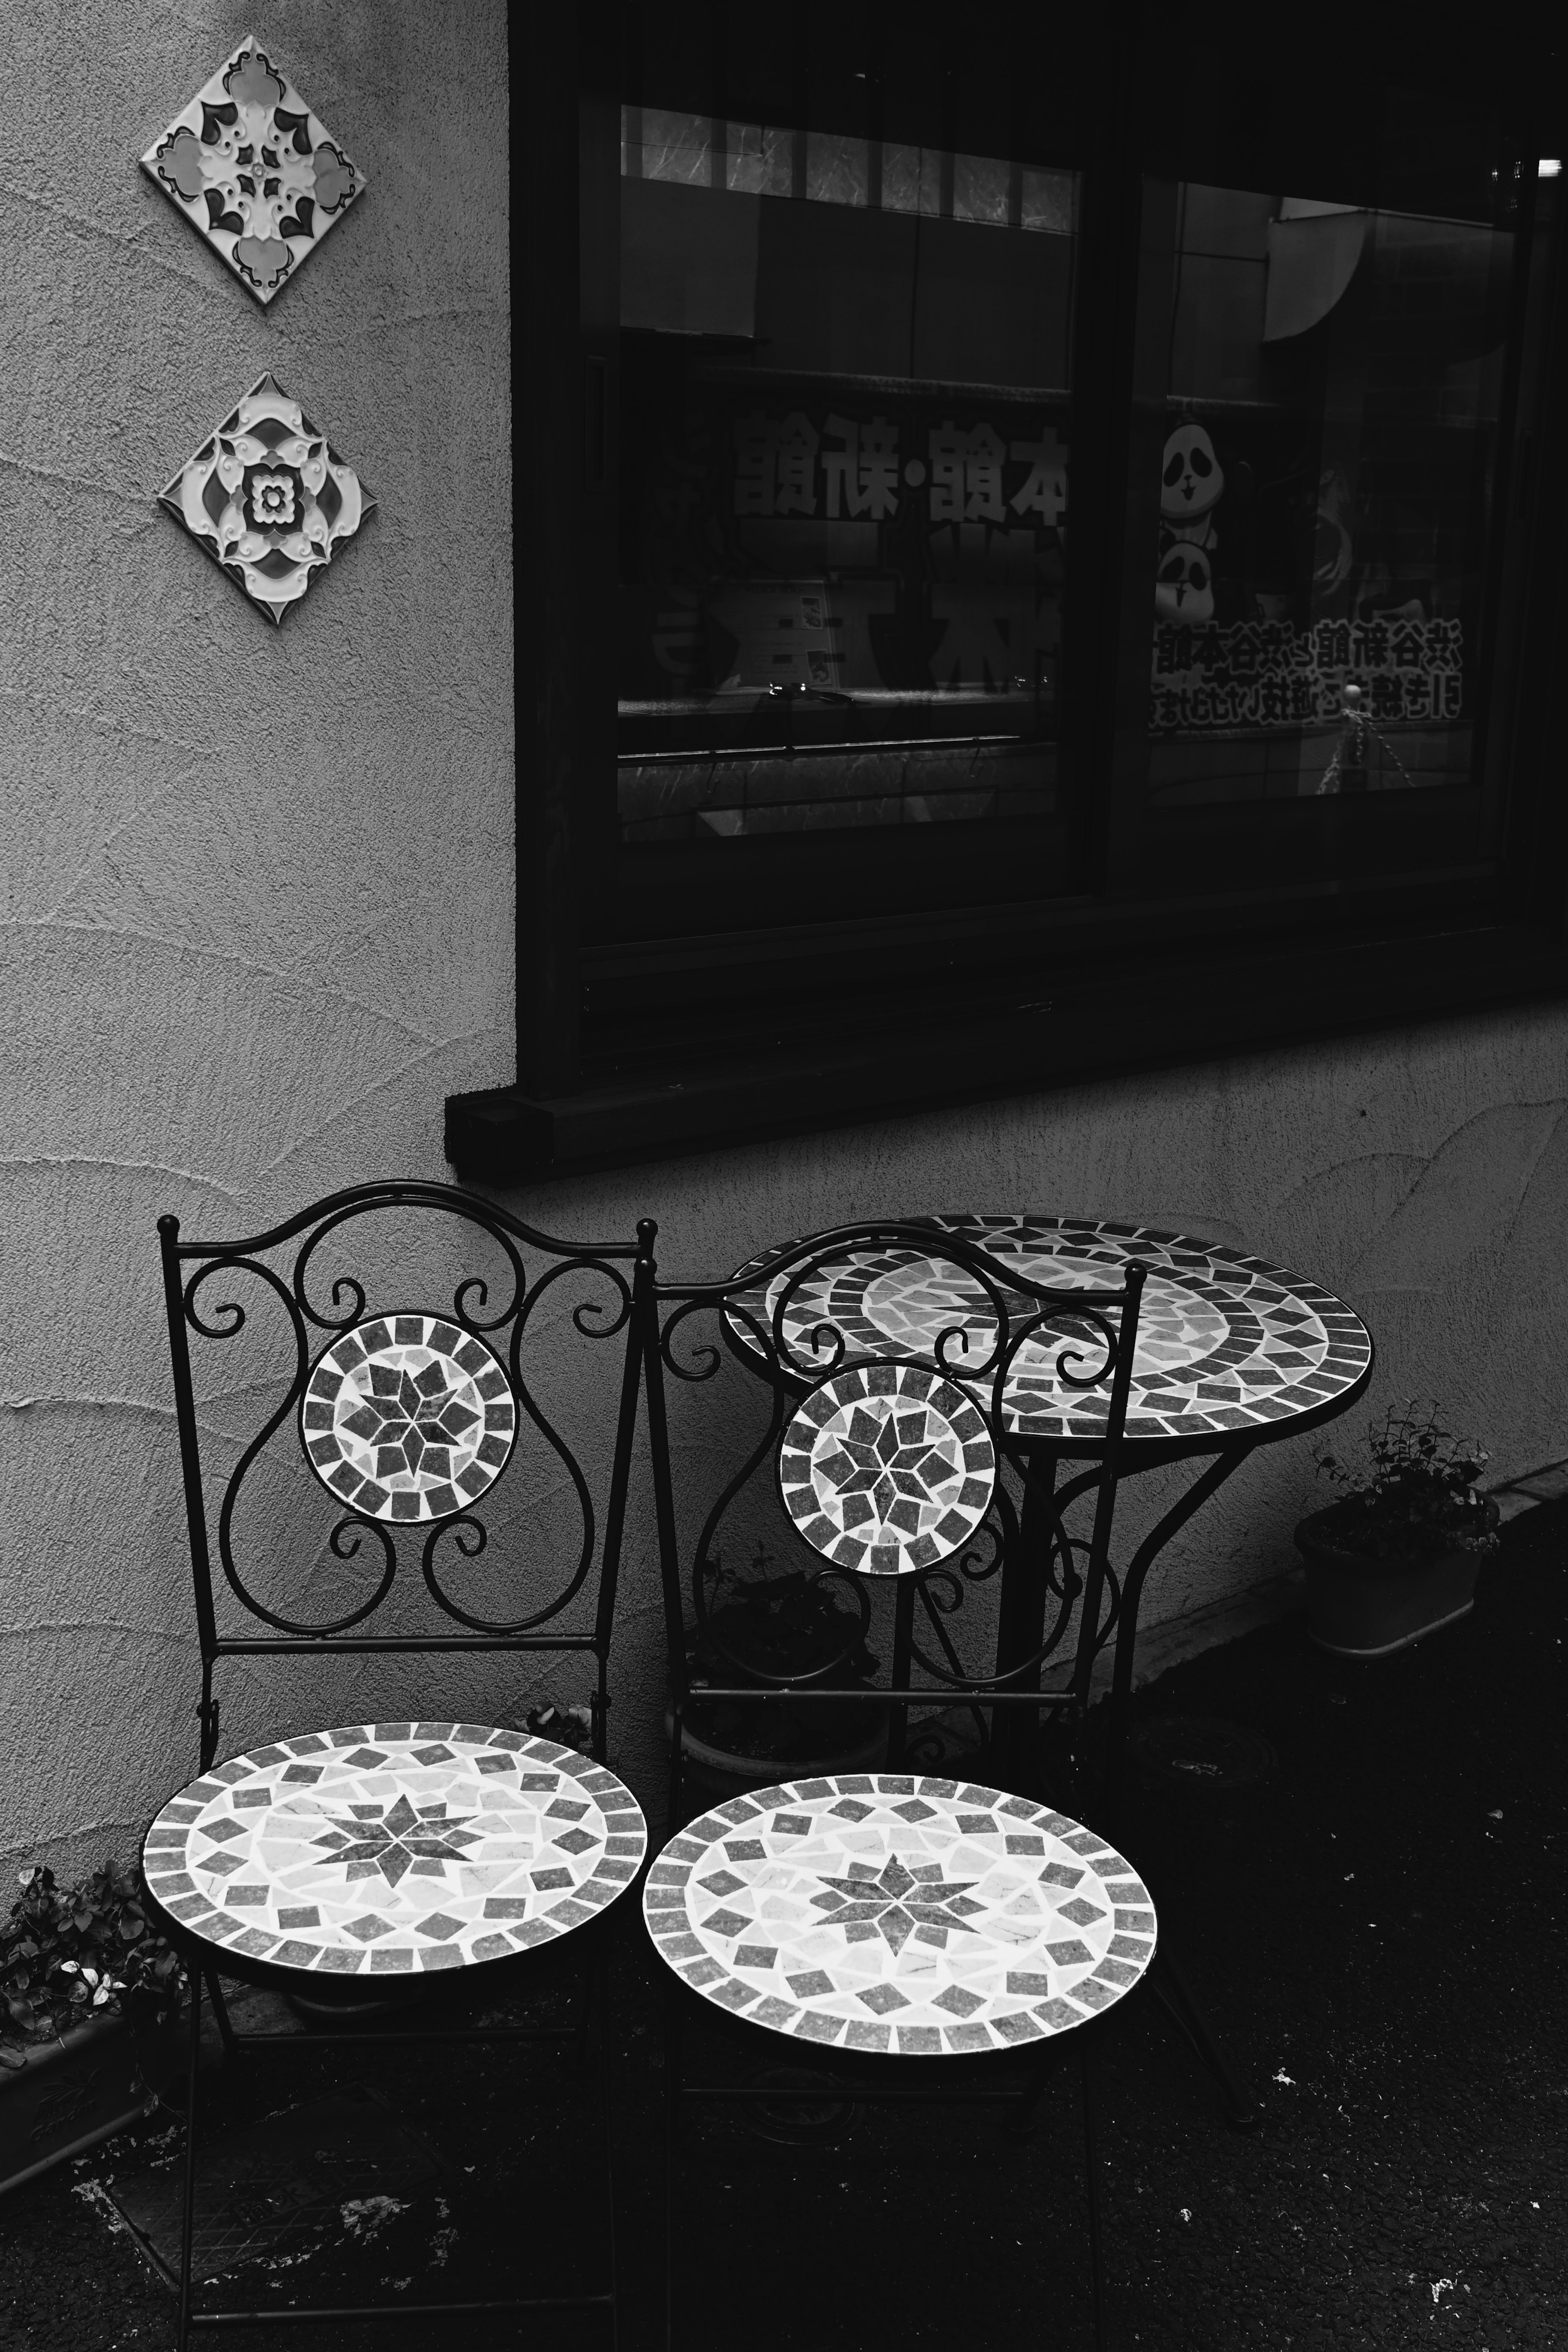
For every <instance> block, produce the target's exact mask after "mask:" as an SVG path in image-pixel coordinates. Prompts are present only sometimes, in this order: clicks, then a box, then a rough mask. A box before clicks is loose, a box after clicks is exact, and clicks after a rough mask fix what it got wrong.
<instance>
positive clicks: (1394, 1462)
mask: <svg viewBox="0 0 1568 2352" xmlns="http://www.w3.org/2000/svg"><path fill="white" fill-rule="evenodd" d="M1367 1457H1368V1458H1367V1461H1366V1462H1364V1463H1359V1464H1358V1463H1351V1462H1347V1461H1345V1460H1344V1459H1343V1457H1341V1456H1340V1455H1338V1454H1319V1455H1318V1456H1317V1466H1318V1473H1319V1475H1320V1476H1322V1477H1324V1478H1327V1479H1328V1480H1329V1482H1330V1484H1331V1485H1332V1486H1335V1487H1337V1488H1338V1490H1339V1493H1338V1498H1337V1500H1336V1501H1335V1503H1334V1505H1333V1512H1334V1540H1335V1541H1336V1542H1337V1543H1340V1544H1342V1545H1343V1547H1344V1549H1346V1550H1347V1551H1354V1552H1359V1553H1361V1554H1362V1555H1363V1556H1364V1557H1365V1558H1367V1559H1408V1560H1416V1559H1427V1558H1429V1557H1430V1556H1431V1555H1432V1554H1433V1553H1434V1552H1440V1551H1469V1552H1474V1553H1477V1554H1485V1553H1487V1552H1492V1551H1495V1550H1496V1549H1497V1512H1496V1509H1495V1507H1494V1506H1493V1505H1492V1504H1490V1502H1489V1501H1488V1500H1487V1498H1486V1496H1484V1495H1480V1494H1478V1493H1477V1491H1476V1481H1477V1479H1478V1478H1479V1476H1480V1475H1481V1472H1482V1471H1483V1470H1484V1469H1485V1468H1486V1465H1487V1464H1488V1462H1489V1461H1490V1458H1491V1457H1490V1454H1488V1453H1487V1452H1486V1451H1485V1449H1484V1448H1483V1447H1481V1446H1479V1445H1475V1444H1466V1443H1462V1442H1461V1441H1460V1440H1459V1439H1458V1438H1456V1437H1454V1436H1451V1435H1450V1433H1448V1430H1446V1429H1440V1428H1439V1427H1438V1425H1437V1413H1436V1410H1435V1409H1431V1410H1427V1412H1422V1411H1421V1410H1420V1409H1419V1408H1418V1407H1417V1406H1416V1402H1414V1400H1412V1402H1410V1403H1409V1404H1407V1405H1406V1407H1405V1408H1404V1410H1403V1411H1401V1410H1399V1409H1398V1408H1396V1407H1395V1406H1393V1405H1391V1406H1390V1407H1389V1409H1388V1411H1387V1412H1386V1413H1385V1415H1384V1419H1383V1423H1382V1426H1381V1427H1379V1426H1378V1424H1377V1423H1375V1422H1374V1423H1371V1424H1369V1426H1368V1429H1367Z"/></svg>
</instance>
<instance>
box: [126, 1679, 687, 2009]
mask: <svg viewBox="0 0 1568 2352" xmlns="http://www.w3.org/2000/svg"><path fill="white" fill-rule="evenodd" d="M647 1843H648V1831H647V1824H646V1823H645V1822H644V1821H643V1814H642V1811H641V1809H640V1807H639V1806H638V1803H637V1801H636V1799H635V1798H634V1797H633V1796H632V1792H631V1790H629V1789H626V1788H624V1787H622V1783H621V1782H620V1781H619V1780H617V1779H616V1777H615V1775H614V1773H613V1772H611V1771H609V1770H607V1769H605V1767H604V1766H603V1765H602V1764H596V1763H595V1762H594V1761H593V1759H591V1757H587V1756H580V1755H578V1754H577V1753H576V1751H575V1750H574V1749H572V1748H561V1747H558V1746H557V1744H556V1743H555V1742H554V1741H553V1740H549V1739H534V1738H529V1737H528V1735H527V1734H526V1733H524V1732H519V1731H502V1730H497V1729H495V1728H494V1727H491V1726H490V1725H488V1724H476V1723H366V1724H357V1725H354V1726H352V1727H349V1728H347V1729H340V1730H336V1731H323V1732H312V1733H307V1734H305V1735H304V1736H303V1737H301V1738H294V1739H281V1740H278V1741H277V1743H276V1745H274V1746H271V1747H267V1748H254V1749H252V1750H251V1751H250V1752H249V1753H248V1754H246V1755H244V1756H235V1757H232V1758H231V1759H230V1760H229V1761H228V1762H227V1763H226V1764H215V1765H214V1767H213V1769H212V1770H211V1771H209V1772H206V1773H204V1774H203V1776H202V1778H201V1779H200V1780H194V1781H193V1782H192V1783H191V1785H190V1787H189V1788H186V1789H182V1790H180V1792H179V1794H178V1795H177V1796H174V1797H171V1798H170V1800H169V1801H168V1803H167V1804H166V1805H165V1806H164V1807H163V1810H162V1812H161V1813H160V1814H159V1815H158V1818H157V1820H156V1821H155V1822H153V1823H152V1828H151V1829H150V1830H149V1831H148V1832H147V1836H146V1839H145V1841H144V1843H143V1846H142V1853H141V1866H142V1872H143V1875H144V1876H145V1878H146V1882H147V1887H148V1892H149V1894H150V1895H152V1900H153V1902H154V1904H155V1905H157V1906H160V1907H161V1908H162V1910H164V1911H166V1912H167V1913H168V1915H169V1916H170V1917H171V1918H172V1919H174V1920H177V1921H178V1922H179V1923H180V1925H181V1926H182V1927H183V1928H184V1929H185V1930H186V1932H187V1933H188V1934H191V1935H194V1936H199V1937H201V1938H202V1939H203V1941H204V1942H206V1943H211V1944H214V1945H218V1946H222V1947H224V1948H226V1949H227V1950H229V1951H233V1952H237V1953H242V1954H245V1955H246V1956H248V1957H250V1958H255V1959H262V1960H267V1961H268V1962H270V1963H271V1965H272V1966H273V1967H275V1968H286V1969H300V1970H302V1971H308V1972H311V1973H314V1974H317V1975H326V1976H337V1977H341V1976H371V1975H399V1974H401V1975H405V1976H406V1975H411V1974H419V1973H425V1972H428V1971H430V1970H431V1969H455V1968H467V1967H472V1966H474V1965H475V1964H476V1963H478V1962H482V1961H486V1960H495V1959H504V1958H507V1957H508V1956H509V1955H510V1954H512V1953H515V1952H523V1951H528V1950H529V1949H530V1948H532V1947H533V1946H535V1945H537V1944H544V1943H549V1942H550V1941H552V1940H553V1939H554V1938H555V1937H558V1936H564V1935H567V1934H569V1933H570V1930H571V1929H572V1928H574V1927H581V1926H582V1925H583V1923H584V1922H585V1921H586V1920H589V1919H591V1918H593V1917H595V1916H596V1915H597V1914H598V1913H599V1912H600V1911H601V1910H602V1909H604V1907H605V1906H607V1905H608V1904H611V1903H612V1902H614V1900H615V1898H616V1897H617V1895H622V1894H624V1893H625V1891H626V1888H627V1886H628V1885H630V1883H631V1882H632V1879H634V1878H635V1877H636V1875H637V1872H638V1869H639V1868H640V1866H641V1864H642V1860H643V1854H644V1853H645V1852H646V1850H647Z"/></svg>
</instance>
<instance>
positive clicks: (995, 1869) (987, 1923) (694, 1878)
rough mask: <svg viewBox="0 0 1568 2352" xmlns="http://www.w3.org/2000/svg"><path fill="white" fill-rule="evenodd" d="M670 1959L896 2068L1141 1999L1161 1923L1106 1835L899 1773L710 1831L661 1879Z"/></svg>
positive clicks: (668, 1864) (662, 1949) (781, 1794)
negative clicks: (1135, 1993) (1137, 1987)
mask: <svg viewBox="0 0 1568 2352" xmlns="http://www.w3.org/2000/svg"><path fill="white" fill-rule="evenodd" d="M643 1917H644V1918H645V1920H646V1922H647V1925H648V1931H649V1933H650V1934H651V1935H652V1937H653V1940H654V1943H655V1944H656V1946H657V1948H658V1950H659V1953H660V1956H661V1958H663V1959H664V1962H665V1963H666V1965H667V1966H668V1967H670V1968H672V1969H674V1972H675V1974H676V1975H677V1976H679V1977H682V1978H683V1979H685V1982H686V1983H687V1984H689V1985H691V1986H692V1987H693V1988H694V1990H696V1991H697V1992H700V1993H701V1994H702V1995H703V1997H704V1999H705V2000H711V2001H714V2002H716V2004H717V2005H718V2006H719V2007H720V2008H721V2009H727V2010H729V2011H732V2012H733V2013H734V2014H735V2015H737V2016H738V2017H744V2018H747V2019H748V2020H749V2021H750V2022H751V2023H753V2024H754V2025H765V2026H768V2027H770V2028H771V2029H772V2030H773V2031H774V2032H779V2033H788V2034H792V2035H793V2036H794V2037H795V2038H796V2039H797V2040H798V2041H801V2042H832V2043H835V2044H836V2045H837V2046H838V2047H839V2048H840V2049H843V2050H863V2051H868V2052H872V2051H874V2052H882V2053H885V2054H887V2055H890V2056H899V2057H912V2056H913V2057H930V2058H937V2057H945V2056H948V2055H952V2054H962V2053H968V2052H972V2051H977V2050H1005V2049H1009V2048H1011V2047H1014V2046H1016V2045H1017V2044H1018V2043H1019V2042H1039V2041H1041V2040H1042V2039H1044V2038H1045V2036H1047V2035H1048V2034H1052V2033H1061V2032H1066V2030H1067V2029H1068V2028H1069V2027H1070V2026H1073V2025H1081V2024H1082V2022H1083V2021H1084V2019H1085V2018H1086V2017H1089V2016H1091V2015H1092V2013H1093V2012H1094V2011H1098V2010H1102V2009H1108V2008H1109V2007H1110V2006H1111V2005H1112V2003H1113V2001H1117V2000H1121V1999H1122V1997H1123V1996H1124V1994H1125V1993H1126V1992H1128V1991H1129V1990H1131V1988H1132V1987H1133V1986H1134V1984H1136V1983H1137V1981H1138V1979H1139V1978H1140V1977H1141V1976H1142V1975H1143V1973H1144V1970H1145V1969H1146V1968H1147V1967H1148V1964H1149V1961H1150V1959H1151V1958H1153V1956H1154V1949H1155V1911H1154V1905H1153V1904H1152V1902H1151V1901H1150V1899H1149V1895H1148V1893H1147V1890H1146V1889H1145V1886H1144V1885H1143V1883H1142V1882H1141V1880H1140V1879H1139V1878H1138V1877H1137V1876H1136V1874H1135V1873H1134V1871H1133V1869H1132V1867H1131V1865H1130V1864H1128V1863H1126V1862H1124V1860H1123V1858H1122V1856H1121V1855H1120V1854H1119V1853H1115V1852H1114V1851H1113V1848H1112V1847H1110V1846H1108V1845H1107V1844H1106V1843H1105V1841H1104V1839H1103V1838H1102V1837H1099V1836H1097V1835H1096V1833H1095V1832H1093V1831H1092V1830H1088V1829H1084V1828H1083V1827H1082V1825H1081V1824H1080V1823H1079V1822H1074V1821H1071V1820H1070V1819H1069V1818H1068V1817H1067V1815H1066V1814H1064V1813H1057V1812H1052V1811H1051V1809H1050V1808H1049V1807H1048V1806H1045V1805H1037V1804H1034V1803H1032V1802H1031V1801H1030V1800H1029V1799H1028V1798H1026V1797H1008V1796H1003V1795H1002V1794H1001V1793H1000V1792H999V1791H998V1790H995V1789H984V1788H974V1787H970V1786H968V1785H967V1784H965V1783H964V1782H961V1781H958V1780H934V1779H930V1778H927V1777H924V1776H915V1775H913V1774H904V1773H897V1772H875V1773H843V1774H841V1775H839V1776H838V1777H837V1778H835V1779H831V1780H794V1781H789V1782H787V1783H785V1784H784V1785H783V1786H781V1787H779V1788H775V1789H763V1790H758V1793H757V1794H756V1795H755V1796H751V1797H737V1798H735V1799H733V1800H732V1801H730V1802H729V1803H728V1804H725V1805H719V1806H717V1807H716V1809H715V1810H714V1811H712V1812H708V1813H704V1814H703V1815H702V1817H701V1818H700V1820H697V1821H695V1822H692V1824H691V1826H690V1828H689V1829H686V1830H684V1831H683V1832H681V1834H680V1835H679V1836H678V1837H675V1838H672V1839H671V1841H670V1843H669V1844H668V1845H667V1846H666V1847H665V1848H664V1852H663V1853H661V1854H660V1856H659V1858H658V1860H657V1861H656V1862H655V1863H654V1864H653V1869H652V1870H651V1871H650V1872H649V1874H648V1880H647V1884H646V1885H645V1887H644V1888H643Z"/></svg>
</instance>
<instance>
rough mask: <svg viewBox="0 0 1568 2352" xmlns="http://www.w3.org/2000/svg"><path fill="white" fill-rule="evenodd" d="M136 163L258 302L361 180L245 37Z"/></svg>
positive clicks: (302, 256) (307, 250)
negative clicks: (139, 161)
mask: <svg viewBox="0 0 1568 2352" xmlns="http://www.w3.org/2000/svg"><path fill="white" fill-rule="evenodd" d="M141 167H142V169H143V171H145V172H146V173H148V175H149V176H150V177H151V178H152V180H153V181H154V182H155V183H156V184H157V185H158V186H159V187H160V188H162V191H163V194H165V195H166V196H167V197H168V199H169V201H170V203H171V204H172V205H173V207H174V209H175V211H176V212H178V213H180V214H182V215H183V217H184V218H185V219H186V220H188V221H189V222H190V224H191V226H192V227H193V229H194V230H195V232H196V234H197V236H200V237H202V238H204V241H205V242H206V243H207V244H208V245H210V246H211V247H212V248H213V251H214V253H216V254H217V255H219V256H220V257H221V258H222V259H223V260H224V261H225V262H226V263H227V265H228V267H229V268H231V269H232V270H233V271H234V274H235V277H236V278H238V279H239V281H240V283H241V285H242V286H246V287H248V289H249V290H250V291H251V293H253V294H254V295H255V296H256V300H257V301H258V302H270V301H271V299H272V298H273V296H274V295H275V294H276V293H277V290H278V289H279V287H280V286H282V285H283V284H284V283H285V281H286V280H287V278H290V277H291V276H292V275H293V273H294V271H295V270H296V269H298V267H299V265H300V263H301V262H302V261H305V260H308V258H309V257H310V255H311V254H313V253H314V252H315V251H316V249H317V247H318V246H319V244H320V243H321V240H322V238H323V237H324V236H326V235H327V232H328V230H329V228H330V227H331V226H332V225H333V223H334V222H335V221H340V220H341V219H342V217H343V215H344V214H345V213H346V212H347V211H348V209H349V206H350V205H351V204H352V203H353V201H354V198H355V197H356V196H357V195H358V194H360V193H361V190H362V189H363V187H364V184H365V175H364V173H362V172H361V170H360V168H359V166H358V165H357V164H355V163H350V161H349V158H348V156H347V155H346V154H345V153H344V152H343V150H342V148H341V146H340V144H339V142H338V141H337V140H336V139H334V138H333V137H332V135H331V133H330V132H329V131H328V129H327V126H326V124H325V123H324V122H322V121H319V118H318V117H317V116H316V115H314V114H312V113H311V111H310V109H309V108H308V106H307V105H306V103H305V100H303V99H302V98H301V97H300V95H299V92H298V90H297V89H295V87H294V85H293V83H292V82H291V81H290V80H289V79H288V77H287V74H285V73H283V72H281V71H280V70H279V68H278V67H277V65H276V64H275V63H274V62H273V59H272V58H270V57H269V56H268V55H267V51H266V50H265V49H261V48H258V47H256V39H255V37H254V35H251V34H247V35H246V37H245V39H244V40H243V41H242V42H241V43H240V45H239V47H238V48H237V49H235V52H234V54H233V56H232V57H230V58H225V61H224V63H223V64H222V65H221V66H220V67H219V68H218V69H217V71H216V73H215V74H214V76H213V78H212V79H211V80H210V81H207V82H204V83H203V85H202V87H201V89H199V90H198V91H197V92H196V95H195V96H194V98H193V99H192V100H191V102H190V104H189V106H186V107H183V108H182V109H181V110H180V112H179V113H178V114H177V115H176V116H175V117H174V120H173V121H172V122H171V123H170V125H169V128H168V129H167V131H164V132H163V134H162V137H161V138H158V139H155V140H154V141H153V142H152V146H151V147H149V149H148V150H147V152H146V154H145V155H143V157H142V158H141Z"/></svg>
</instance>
